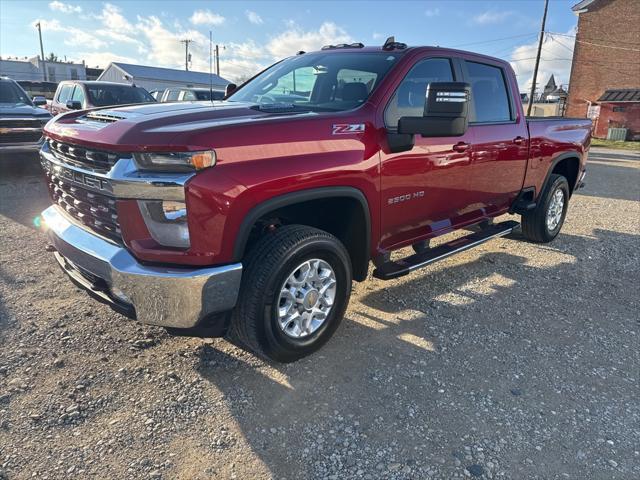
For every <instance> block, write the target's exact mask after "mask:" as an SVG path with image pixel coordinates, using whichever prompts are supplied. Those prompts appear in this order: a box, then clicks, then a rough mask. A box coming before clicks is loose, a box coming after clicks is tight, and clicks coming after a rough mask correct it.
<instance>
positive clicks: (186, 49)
mask: <svg viewBox="0 0 640 480" xmlns="http://www.w3.org/2000/svg"><path fill="white" fill-rule="evenodd" d="M191 42H193V40H191V39H189V38H185V39H184V40H180V43H184V69H185V70H186V71H187V72H188V71H189V44H190V43H191Z"/></svg>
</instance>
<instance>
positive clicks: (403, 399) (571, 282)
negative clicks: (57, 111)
mask: <svg viewBox="0 0 640 480" xmlns="http://www.w3.org/2000/svg"><path fill="white" fill-rule="evenodd" d="M47 205H48V199H47V195H46V191H45V186H44V183H43V181H42V179H41V177H40V174H39V171H38V167H37V166H36V165H35V160H34V159H29V158H25V159H23V160H22V161H19V160H14V161H11V162H10V163H7V162H5V163H4V164H2V165H0V479H4V478H10V479H26V478H32V477H33V478H38V479H46V478H50V479H60V478H97V479H104V478H122V479H139V478H165V479H174V478H178V479H204V478H216V479H225V478H237V479H254V478H255V479H270V478H274V479H290V480H294V479H295V480H297V479H316V478H317V479H325V478H327V479H340V480H342V479H430V478H433V479H450V478H494V479H495V478H498V479H500V478H503V479H554V478H559V479H565V478H567V479H637V478H640V383H639V381H640V319H639V313H638V312H639V311H640V305H639V303H640V273H639V272H640V268H639V267H640V260H639V259H640V242H639V239H640V155H639V154H631V153H629V152H615V151H613V152H612V151H604V150H598V151H596V150H594V151H593V152H592V155H591V161H590V163H589V166H588V176H587V187H586V188H585V189H583V190H580V191H579V192H578V193H577V194H576V195H575V197H574V199H573V200H572V203H571V205H570V208H569V213H568V218H567V223H566V224H565V226H564V229H563V231H562V233H561V234H560V236H559V237H558V238H557V239H556V240H555V241H554V242H553V243H551V244H548V245H535V244H530V243H525V242H523V241H520V240H519V239H518V238H517V236H514V237H509V238H503V239H499V240H496V241H493V242H490V243H488V244H485V245H484V246H482V247H480V248H478V249H476V250H472V251H469V252H466V253H463V254H461V255H458V256H456V257H453V258H450V259H448V260H446V261H443V262H441V263H438V264H435V265H433V266H431V267H429V268H426V269H423V270H421V271H418V272H415V273H413V274H412V275H409V276H407V277H403V278H401V279H399V280H396V281H392V282H386V283H385V282H382V281H379V280H375V279H370V280H369V281H367V282H364V283H360V284H354V294H353V296H352V301H351V305H350V308H349V310H348V312H347V316H346V319H345V322H344V323H343V325H342V327H341V328H340V329H339V330H338V332H337V334H336V336H335V337H334V338H333V339H332V341H331V342H329V344H328V345H327V346H326V347H325V348H323V349H322V350H321V351H320V352H318V353H317V354H315V355H313V356H311V357H308V358H306V359H304V360H302V361H300V362H297V363H294V364H290V365H286V366H283V365H275V364H268V363H265V362H264V361H262V360H259V359H257V358H255V357H254V356H252V355H250V354H248V353H246V352H244V351H242V350H239V349H238V348H236V347H234V346H233V345H230V344H228V343H227V342H225V341H224V340H221V339H215V340H202V339H192V338H177V337H170V336H169V335H167V334H166V333H165V332H164V331H163V330H162V329H160V328H156V327H148V326H142V325H139V324H137V323H134V322H132V321H129V320H126V319H125V318H124V317H122V316H120V315H118V314H116V313H114V312H112V311H111V310H110V309H109V308H107V307H105V306H103V305H100V304H98V303H96V302H94V301H92V300H91V299H89V298H88V297H87V296H86V295H85V294H84V293H82V292H81V291H79V290H78V289H77V288H75V287H74V286H73V285H72V284H71V282H69V281H68V280H67V279H66V278H64V277H63V275H62V274H61V272H60V271H59V269H58V267H57V265H56V263H55V261H54V259H53V257H52V256H51V255H50V254H48V253H46V252H45V250H44V248H45V245H46V241H45V239H44V237H43V235H42V234H41V233H40V232H39V231H38V230H37V229H36V228H35V227H34V219H36V217H37V214H38V213H39V212H40V211H41V210H42V209H43V208H45V207H46V206H47Z"/></svg>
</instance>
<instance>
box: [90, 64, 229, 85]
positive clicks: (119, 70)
mask: <svg viewBox="0 0 640 480" xmlns="http://www.w3.org/2000/svg"><path fill="white" fill-rule="evenodd" d="M98 80H99V81H105V82H117V83H126V84H130V83H135V84H136V85H137V86H138V87H143V88H145V89H147V90H148V91H151V90H163V89H165V88H171V87H196V88H209V85H210V83H211V84H212V85H213V88H214V89H216V90H224V88H225V87H226V85H227V84H228V83H229V81H228V80H225V79H224V78H222V77H220V76H218V75H216V74H215V73H213V74H208V73H204V72H190V71H186V70H175V69H172V68H160V67H148V66H146V65H131V64H128V63H121V62H111V63H110V64H109V66H108V67H107V68H105V69H104V72H102V75H100V76H99V77H98Z"/></svg>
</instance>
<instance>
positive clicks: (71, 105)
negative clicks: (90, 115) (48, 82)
mask: <svg viewBox="0 0 640 480" xmlns="http://www.w3.org/2000/svg"><path fill="white" fill-rule="evenodd" d="M67 108H68V109H69V110H82V104H81V103H80V100H67Z"/></svg>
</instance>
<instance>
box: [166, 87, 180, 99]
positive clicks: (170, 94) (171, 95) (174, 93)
mask: <svg viewBox="0 0 640 480" xmlns="http://www.w3.org/2000/svg"><path fill="white" fill-rule="evenodd" d="M178 95H180V90H169V92H168V93H167V100H166V101H167V102H175V101H176V100H178Z"/></svg>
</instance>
